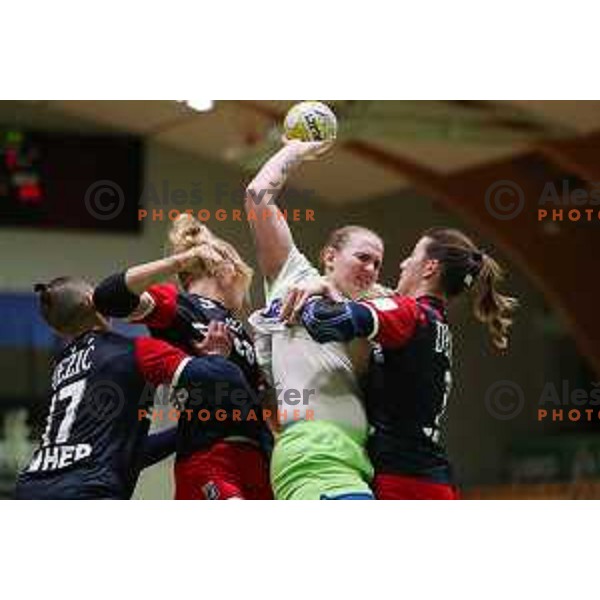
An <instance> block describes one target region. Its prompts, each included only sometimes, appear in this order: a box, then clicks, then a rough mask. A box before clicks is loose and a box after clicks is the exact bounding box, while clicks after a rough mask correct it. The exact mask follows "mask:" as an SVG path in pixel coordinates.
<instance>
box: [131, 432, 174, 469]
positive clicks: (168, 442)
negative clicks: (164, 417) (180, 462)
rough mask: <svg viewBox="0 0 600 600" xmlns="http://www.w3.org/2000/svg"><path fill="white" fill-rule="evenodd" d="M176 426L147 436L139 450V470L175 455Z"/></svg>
mask: <svg viewBox="0 0 600 600" xmlns="http://www.w3.org/2000/svg"><path fill="white" fill-rule="evenodd" d="M176 447H177V426H175V427H169V428H168V429H165V430H164V431H157V432H156V433H151V434H148V437H146V439H145V440H144V445H143V446H142V449H141V450H140V469H146V468H148V467H151V466H152V465H155V464H156V463H157V462H160V461H161V460H164V459H165V458H167V457H168V456H170V455H171V454H174V453H175V450H176Z"/></svg>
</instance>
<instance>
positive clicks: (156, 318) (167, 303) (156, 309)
mask: <svg viewBox="0 0 600 600" xmlns="http://www.w3.org/2000/svg"><path fill="white" fill-rule="evenodd" d="M145 293H146V294H148V295H149V296H150V298H151V299H152V302H153V303H154V306H153V308H152V310H151V311H150V312H149V313H148V314H146V315H144V316H142V317H141V318H139V319H133V321H134V322H136V323H143V324H144V325H147V326H148V327H154V328H156V329H167V328H168V327H170V326H171V325H172V324H173V321H174V320H175V315H176V314H177V297H178V295H179V292H178V290H177V286H175V285H173V284H170V283H167V284H160V285H153V286H150V287H149V288H148V289H147V290H146V292H145Z"/></svg>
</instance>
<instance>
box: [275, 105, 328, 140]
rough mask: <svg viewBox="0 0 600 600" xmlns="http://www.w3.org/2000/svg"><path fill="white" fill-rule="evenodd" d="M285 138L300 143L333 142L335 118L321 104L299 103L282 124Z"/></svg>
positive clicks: (293, 107)
mask: <svg viewBox="0 0 600 600" xmlns="http://www.w3.org/2000/svg"><path fill="white" fill-rule="evenodd" d="M283 129H284V132H285V137H286V138H287V139H288V140H300V141H302V142H324V141H328V140H335V138H336V136H337V118H336V116H335V114H334V112H333V111H332V110H331V108H329V106H327V104H323V102H300V103H299V104H294V106H292V108H290V110H289V111H288V113H287V115H286V116H285V120H284V122H283Z"/></svg>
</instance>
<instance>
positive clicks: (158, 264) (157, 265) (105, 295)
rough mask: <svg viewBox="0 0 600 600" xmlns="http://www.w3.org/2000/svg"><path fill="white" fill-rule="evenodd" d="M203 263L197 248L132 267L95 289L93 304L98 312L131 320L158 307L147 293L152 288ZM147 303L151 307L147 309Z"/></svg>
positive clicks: (107, 279) (112, 276)
mask: <svg viewBox="0 0 600 600" xmlns="http://www.w3.org/2000/svg"><path fill="white" fill-rule="evenodd" d="M198 260H201V258H200V257H199V251H198V249H197V248H192V249H191V250H188V251H187V252H182V253H180V254H174V255H173V256H168V257H166V258H162V259H160V260H155V261H152V262H148V263H143V264H141V265H135V266H133V267H129V268H128V269H127V270H126V271H124V272H121V273H115V274H113V275H110V276H109V277H107V278H105V279H104V280H102V281H101V282H100V283H99V284H98V285H97V286H96V289H95V290H94V304H95V306H96V308H97V310H98V311H99V312H101V313H102V314H103V315H106V316H109V317H118V318H128V317H130V316H131V315H132V314H133V313H135V312H141V313H144V314H145V313H147V312H149V311H150V309H151V308H152V307H153V305H154V304H156V298H155V299H152V298H150V297H147V296H146V295H145V294H144V292H145V290H147V289H148V288H150V287H152V286H153V285H155V284H157V283H159V282H161V281H163V280H165V279H167V278H168V277H171V276H172V275H175V274H176V273H180V272H181V271H185V270H186V269H189V268H190V267H193V265H194V263H195V262H196V261H198ZM144 304H147V305H148V306H147V307H145V306H144Z"/></svg>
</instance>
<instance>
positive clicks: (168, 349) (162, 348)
mask: <svg viewBox="0 0 600 600" xmlns="http://www.w3.org/2000/svg"><path fill="white" fill-rule="evenodd" d="M135 360H136V364H137V367H138V369H139V371H140V373H141V374H142V376H143V377H144V379H145V380H146V381H149V382H150V383H152V384H153V385H160V384H161V383H166V384H172V382H173V379H174V378H175V376H179V375H180V374H181V371H182V370H183V368H184V367H185V364H187V362H188V361H189V360H190V357H189V356H188V355H187V354H186V353H185V352H183V351H182V350H180V349H179V348H175V347H174V346H171V344H167V342H163V341H162V340H157V339H154V338H149V337H139V338H137V339H136V340H135Z"/></svg>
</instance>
